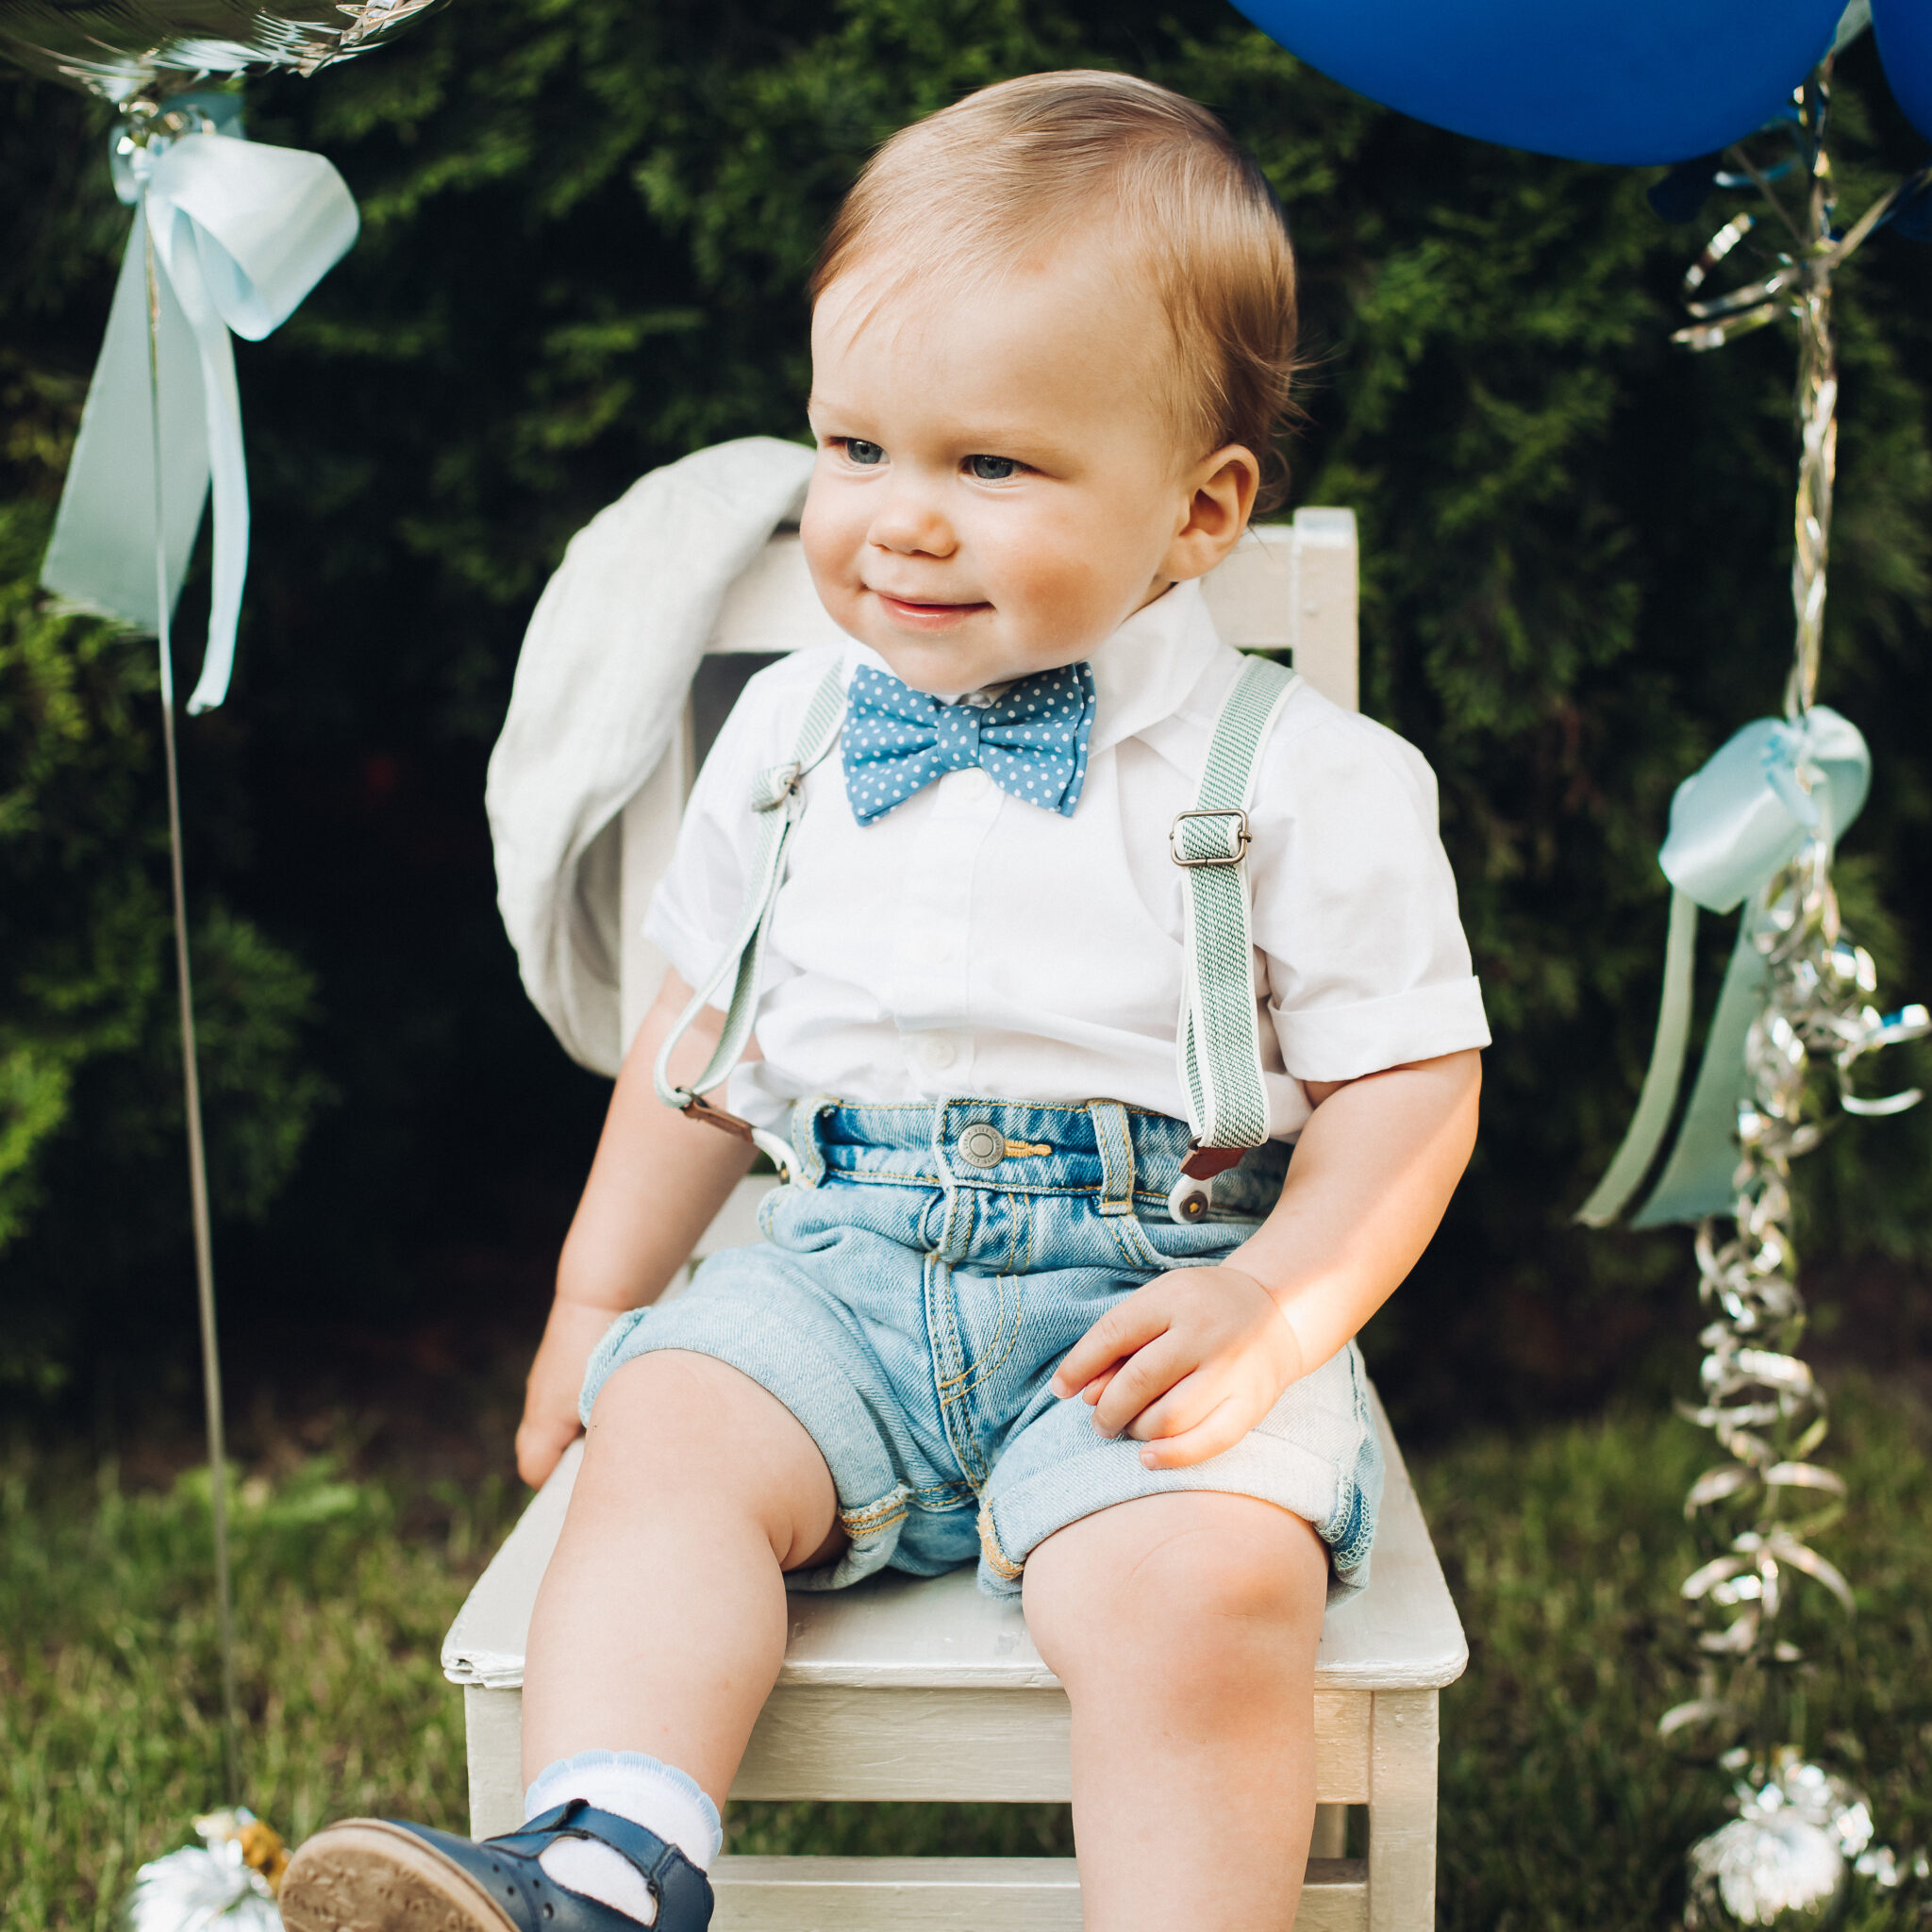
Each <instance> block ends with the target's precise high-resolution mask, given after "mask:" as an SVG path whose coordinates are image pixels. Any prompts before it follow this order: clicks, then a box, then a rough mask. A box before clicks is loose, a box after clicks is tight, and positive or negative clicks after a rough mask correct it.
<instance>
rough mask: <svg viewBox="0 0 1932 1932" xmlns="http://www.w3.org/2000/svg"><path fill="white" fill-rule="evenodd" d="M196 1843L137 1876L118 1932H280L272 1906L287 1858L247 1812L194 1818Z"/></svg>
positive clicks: (272, 1835)
mask: <svg viewBox="0 0 1932 1932" xmlns="http://www.w3.org/2000/svg"><path fill="white" fill-rule="evenodd" d="M194 1828H195V1830H196V1831H197V1832H199V1833H200V1834H201V1839H202V1842H201V1843H200V1844H199V1845H191V1846H189V1847H188V1848H187V1849H186V1850H184V1851H179V1852H170V1853H168V1854H167V1856H166V1857H160V1858H153V1859H150V1860H149V1862H148V1863H147V1864H145V1865H143V1866H142V1868H141V1870H140V1871H139V1872H138V1873H137V1874H135V1878H134V1890H132V1891H131V1892H129V1893H128V1895H127V1903H126V1904H125V1906H123V1907H122V1908H121V1926H122V1932H282V1915H281V1912H280V1911H279V1910H278V1909H277V1907H276V1906H275V1887H276V1886H277V1885H278V1884H279V1883H280V1881H281V1875H282V1871H283V1868H284V1867H285V1866H286V1865H287V1864H288V1862H289V1860H288V1855H287V1853H286V1852H284V1851H283V1849H282V1841H281V1840H280V1839H279V1838H277V1837H276V1836H275V1833H274V1832H273V1831H271V1830H270V1829H269V1827H268V1826H267V1825H265V1824H262V1822H261V1821H260V1819H258V1818H257V1817H256V1815H255V1814H254V1813H253V1812H252V1811H247V1810H242V1809H240V1808H238V1809H236V1810H233V1811H216V1812H212V1813H210V1814H209V1815H208V1817H206V1818H197V1819H196V1820H195V1821H194Z"/></svg>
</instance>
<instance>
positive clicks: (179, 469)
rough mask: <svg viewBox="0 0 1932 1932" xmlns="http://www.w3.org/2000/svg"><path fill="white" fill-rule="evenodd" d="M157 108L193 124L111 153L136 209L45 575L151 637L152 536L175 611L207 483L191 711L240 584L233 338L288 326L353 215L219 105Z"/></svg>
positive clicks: (243, 526) (305, 166)
mask: <svg viewBox="0 0 1932 1932" xmlns="http://www.w3.org/2000/svg"><path fill="white" fill-rule="evenodd" d="M167 106H168V107H169V108H184V107H186V108H190V109H191V111H193V112H195V113H196V114H197V115H198V117H199V118H200V119H201V120H202V121H203V123H204V124H205V125H204V126H203V128H202V130H201V131H197V132H193V133H187V134H182V135H179V136H177V137H175V139H173V140H156V141H155V142H153V143H152V145H150V146H147V147H144V148H135V147H133V146H132V145H131V143H129V142H127V141H126V140H125V137H124V138H123V139H122V141H121V142H120V143H119V144H118V147H117V151H116V156H115V162H116V166H115V176H116V179H115V186H116V189H117V191H118V192H120V194H121V198H122V199H123V200H124V201H126V202H131V203H132V204H133V205H134V209H135V215H134V228H133V232H132V234H131V235H130V236H129V238H128V242H127V250H126V253H125V256H124V257H123V258H122V262H121V278H120V281H119V282H118V283H117V284H116V286H115V290H114V302H113V307H112V308H111V309H110V310H109V311H108V333H107V338H106V340H105V341H103V342H102V344H101V354H100V360H99V361H98V362H97V363H96V365H95V368H94V377H93V383H92V387H91V388H90V389H89V391H88V398H87V407H86V408H85V409H84V411H83V412H82V415H81V419H80V435H79V438H78V440H77V441H75V448H74V460H73V462H72V464H71V465H70V466H69V469H68V473H67V485H66V489H65V490H64V491H63V492H62V494H61V497H60V509H59V514H58V517H57V518H56V520H55V524H54V539H53V541H52V542H51V543H50V544H49V545H48V546H47V556H46V560H45V562H44V563H43V565H42V571H41V582H42V584H43V585H44V586H45V587H46V588H47V589H48V590H50V591H53V592H54V593H55V594H56V595H57V596H59V597H61V598H64V599H65V600H66V601H67V602H69V603H70V604H73V605H75V606H78V607H79V608H82V609H87V610H92V611H95V612H98V613H99V614H101V615H103V616H108V617H115V618H119V619H121V620H122V621H123V622H124V623H126V624H129V625H134V626H136V627H137V628H139V629H142V630H144V631H148V632H150V633H154V634H156V635H158V633H159V630H160V625H161V619H162V616H163V615H164V613H163V612H162V611H161V610H160V609H158V608H157V598H158V594H159V591H158V586H157V581H156V576H157V573H156V568H155V563H156V547H157V543H158V541H159V542H161V543H163V544H164V545H165V550H164V553H163V554H164V557H165V559H166V568H165V575H166V580H167V587H168V588H167V597H168V611H169V612H170V613H171V612H172V611H173V609H174V606H175V600H176V599H177V598H178V597H179V596H180V594H181V580H182V578H183V576H184V575H186V573H187V569H188V558H189V554H190V552H191V551H192V549H193V547H194V537H195V532H196V530H197V529H198V528H199V527H200V525H201V513H202V506H203V505H204V503H205V502H206V501H207V500H208V494H209V491H210V487H212V491H213V496H214V566H213V582H212V586H211V596H210V605H209V610H208V650H207V653H206V655H205V656H204V658H203V659H202V666H201V677H200V680H199V681H198V682H197V684H196V685H195V688H194V692H193V695H192V697H191V698H190V699H189V701H188V708H189V709H190V710H191V711H204V710H207V709H208V708H209V707H210V706H213V705H218V704H220V703H221V702H222V700H223V698H225V696H226V695H227V691H228V678H229V674H230V672H231V671H232V669H233V667H234V661H235V626H236V623H237V621H238V619H239V618H240V615H241V610H242V584H243V582H244V581H245V579H246V577H247V575H248V468H247V463H246V459H245V458H244V457H243V454H242V399H241V394H240V391H238V390H237V388H236V384H235V355H234V345H233V343H232V342H231V341H230V340H229V332H230V330H232V331H233V332H234V333H235V334H236V335H239V336H243V337H246V338H247V339H248V340H249V341H260V340H261V339H262V337H264V336H265V335H267V334H268V333H269V332H270V331H271V330H272V329H274V328H275V327H277V326H278V325H280V324H282V323H283V322H285V321H287V320H288V318H289V316H290V315H291V313H292V312H293V310H294V309H295V308H296V306H297V305H298V304H299V303H300V302H301V301H302V299H303V297H304V296H305V295H307V294H308V291H309V290H311V289H312V288H314V286H315V285H316V283H317V282H319V281H320V280H321V279H322V277H323V276H324V275H326V274H327V273H328V271H329V270H330V269H331V268H332V267H334V265H335V264H336V263H337V262H338V261H339V260H341V258H342V256H343V255H345V254H346V253H347V252H348V250H349V248H350V246H351V244H352V243H353V242H355V240H356V232H357V227H358V216H357V212H356V203H355V200H354V197H353V196H351V194H350V193H349V191H348V188H347V186H346V184H345V183H344V182H343V180H342V177H341V175H339V174H337V173H336V171H335V169H334V168H333V167H332V166H331V165H330V164H329V163H328V162H327V161H326V160H325V159H324V158H323V157H322V156H320V155H315V154H307V153H304V152H303V151H301V150H300V149H297V148H286V147H268V146H264V145H262V144H261V143H259V142H251V141H248V140H245V139H243V138H242V134H241V123H240V119H239V116H238V114H237V111H236V108H235V104H234V100H233V96H231V95H225V94H202V95H195V96H188V97H182V98H181V99H179V100H176V101H173V102H170V103H168V104H167ZM223 129H232V130H233V131H232V132H226V131H220V130H223ZM150 235H151V236H152V238H153V246H154V295H155V309H156V315H155V322H156V327H157V338H156V341H155V342H154V344H153V347H154V350H155V354H156V362H155V370H154V375H152V376H151V374H150V364H149V350H150V342H149V333H148V328H149V314H148V300H149V287H148V245H147V244H148V238H149V237H150ZM155 380H158V386H159V396H158V414H159V422H160V443H161V448H160V461H159V464H158V465H157V462H156V457H155V432H154V423H155V416H156V408H157V398H156V396H155V394H154V392H153V389H152V388H151V382H153V381H155ZM157 486H158V495H159V503H158V504H157V501H156V497H157ZM158 521H159V523H160V525H161V526H162V527H161V529H160V530H159V532H157V528H156V525H157V522H158Z"/></svg>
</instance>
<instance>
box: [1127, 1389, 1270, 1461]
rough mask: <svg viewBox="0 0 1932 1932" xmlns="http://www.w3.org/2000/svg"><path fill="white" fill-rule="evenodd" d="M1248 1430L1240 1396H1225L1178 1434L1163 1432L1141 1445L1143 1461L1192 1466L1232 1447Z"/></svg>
mask: <svg viewBox="0 0 1932 1932" xmlns="http://www.w3.org/2000/svg"><path fill="white" fill-rule="evenodd" d="M1247 1433H1248V1424H1247V1423H1246V1422H1245V1421H1244V1420H1243V1417H1242V1410H1241V1402H1240V1400H1239V1399H1238V1398H1237V1397H1235V1396H1232V1395H1229V1396H1225V1397H1224V1398H1223V1399H1222V1400H1221V1401H1220V1402H1218V1403H1217V1404H1216V1405H1215V1406H1214V1407H1213V1408H1212V1409H1210V1410H1209V1411H1208V1415H1207V1416H1206V1418H1205V1419H1204V1420H1203V1421H1201V1422H1200V1423H1198V1424H1195V1426H1194V1427H1193V1428H1191V1429H1189V1430H1187V1431H1186V1432H1185V1433H1184V1434H1181V1435H1178V1436H1163V1437H1161V1438H1160V1439H1159V1440H1158V1441H1152V1442H1145V1443H1142V1444H1141V1464H1142V1465H1143V1466H1144V1467H1145V1468H1148V1469H1189V1468H1191V1467H1192V1466H1193V1465H1194V1464H1195V1463H1197V1462H1206V1461H1207V1460H1208V1457H1210V1456H1219V1455H1220V1454H1221V1452H1222V1451H1223V1450H1224V1449H1232V1448H1233V1447H1234V1445H1235V1444H1236V1443H1237V1442H1239V1441H1241V1438H1242V1437H1243V1436H1245V1435H1246V1434H1247Z"/></svg>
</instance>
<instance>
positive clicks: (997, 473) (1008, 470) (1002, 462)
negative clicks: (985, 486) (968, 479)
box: [966, 457, 1020, 483]
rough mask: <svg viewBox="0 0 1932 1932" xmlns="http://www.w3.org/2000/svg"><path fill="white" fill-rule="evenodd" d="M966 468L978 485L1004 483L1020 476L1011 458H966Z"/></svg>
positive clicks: (1018, 466) (1018, 468)
mask: <svg viewBox="0 0 1932 1932" xmlns="http://www.w3.org/2000/svg"><path fill="white" fill-rule="evenodd" d="M966 467H967V469H968V470H970V471H971V472H972V473H973V476H974V481H976V482H980V483H1005V482H1008V480H1010V479H1011V478H1012V477H1014V476H1017V475H1019V474H1020V465H1019V464H1018V463H1016V462H1015V461H1014V460H1013V459H1012V458H1011V457H968V458H966Z"/></svg>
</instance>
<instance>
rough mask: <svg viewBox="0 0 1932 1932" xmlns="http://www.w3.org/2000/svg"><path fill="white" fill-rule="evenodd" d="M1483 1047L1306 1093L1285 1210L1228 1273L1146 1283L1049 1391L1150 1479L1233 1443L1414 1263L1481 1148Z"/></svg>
mask: <svg viewBox="0 0 1932 1932" xmlns="http://www.w3.org/2000/svg"><path fill="white" fill-rule="evenodd" d="M1481 1085H1482V1061H1481V1056H1480V1055H1479V1054H1477V1053H1475V1052H1474V1050H1472V1051H1469V1052H1466V1053H1454V1054H1447V1055H1445V1056H1443V1057H1442V1058H1441V1059H1433V1060H1419V1061H1417V1062H1416V1063H1415V1064H1414V1065H1412V1066H1406V1067H1391V1068H1390V1069H1389V1070H1388V1072H1386V1073H1381V1074H1369V1075H1367V1076H1366V1077H1364V1078H1362V1079H1359V1080H1349V1081H1344V1082H1337V1083H1335V1084H1332V1085H1331V1084H1328V1083H1326V1082H1323V1083H1319V1084H1318V1083H1315V1082H1310V1083H1309V1085H1308V1090H1307V1091H1308V1098H1309V1099H1310V1100H1311V1101H1313V1102H1314V1103H1315V1111H1314V1115H1313V1118H1312V1119H1310V1121H1309V1122H1308V1124H1307V1127H1306V1128H1304V1129H1303V1131H1302V1137H1301V1140H1300V1141H1299V1143H1298V1144H1297V1145H1296V1148H1295V1151H1294V1159H1293V1162H1292V1163H1291V1166H1290V1168H1289V1171H1288V1180H1287V1183H1286V1184H1285V1185H1284V1186H1283V1188H1282V1191H1281V1198H1280V1200H1279V1201H1277V1202H1276V1203H1275V1206H1274V1212H1273V1213H1271V1214H1270V1215H1269V1217H1268V1219H1267V1220H1266V1221H1265V1222H1263V1223H1262V1224H1261V1225H1260V1227H1259V1228H1258V1229H1257V1231H1256V1233H1255V1234H1254V1236H1253V1237H1252V1238H1251V1239H1250V1240H1248V1241H1244V1242H1242V1244H1241V1246H1240V1247H1239V1248H1237V1249H1236V1250H1235V1251H1234V1253H1233V1254H1232V1255H1230V1256H1229V1257H1228V1259H1227V1262H1226V1263H1225V1264H1224V1265H1223V1266H1221V1267H1215V1268H1185V1269H1179V1270H1176V1271H1175V1272H1174V1274H1163V1275H1160V1276H1159V1277H1158V1278H1157V1279H1156V1280H1153V1281H1150V1282H1149V1283H1147V1285H1146V1286H1145V1287H1144V1288H1141V1289H1140V1290H1138V1291H1136V1292H1135V1293H1133V1294H1131V1295H1129V1296H1128V1297H1127V1298H1126V1299H1125V1300H1124V1301H1123V1302H1121V1303H1120V1304H1119V1305H1118V1306H1117V1307H1114V1308H1113V1309H1112V1310H1111V1311H1110V1312H1109V1313H1108V1314H1106V1315H1104V1316H1102V1317H1101V1319H1100V1320H1099V1321H1098V1322H1096V1323H1095V1324H1093V1326H1092V1327H1091V1328H1090V1329H1089V1330H1088V1331H1087V1333H1086V1334H1085V1335H1084V1336H1082V1337H1081V1338H1080V1340H1079V1341H1077V1342H1075V1343H1074V1347H1073V1349H1072V1350H1071V1351H1070V1352H1069V1354H1068V1356H1067V1358H1066V1360H1065V1361H1063V1362H1062V1363H1061V1364H1060V1368H1059V1373H1058V1374H1057V1375H1055V1377H1054V1381H1053V1387H1054V1392H1055V1393H1056V1394H1057V1395H1061V1396H1070V1395H1074V1394H1080V1395H1084V1396H1085V1397H1086V1399H1087V1400H1088V1401H1089V1402H1091V1403H1092V1404H1093V1405H1094V1410H1093V1414H1094V1423H1095V1424H1096V1426H1097V1427H1098V1428H1099V1429H1100V1430H1101V1432H1102V1434H1104V1435H1108V1436H1117V1435H1120V1434H1122V1433H1125V1434H1127V1435H1130V1436H1133V1437H1136V1438H1137V1439H1139V1440H1140V1441H1143V1442H1145V1443H1146V1445H1147V1446H1146V1447H1145V1448H1144V1449H1143V1450H1142V1451H1141V1461H1142V1462H1144V1463H1145V1464H1146V1465H1147V1466H1148V1467H1149V1468H1150V1469H1179V1468H1183V1467H1185V1466H1186V1465H1187V1464H1189V1463H1194V1462H1202V1461H1205V1460H1206V1459H1207V1458H1208V1457H1210V1456H1216V1455H1219V1454H1220V1452H1221V1451H1222V1450H1224V1449H1228V1448H1231V1447H1233V1445H1234V1444H1235V1443H1236V1442H1238V1441H1241V1438H1242V1437H1243V1436H1244V1435H1246V1434H1247V1432H1248V1431H1249V1429H1251V1428H1253V1427H1254V1425H1255V1424H1257V1422H1259V1421H1260V1420H1261V1418H1262V1417H1263V1416H1264V1415H1266V1414H1267V1413H1268V1411H1269V1410H1270V1409H1271V1408H1272V1407H1274V1404H1275V1402H1276V1401H1277V1400H1278V1399H1279V1397H1280V1395H1281V1392H1282V1391H1283V1390H1285V1389H1286V1388H1287V1387H1288V1386H1289V1384H1290V1383H1291V1382H1293V1381H1296V1380H1298V1379H1299V1378H1300V1377H1301V1376H1303V1375H1305V1374H1308V1373H1309V1372H1310V1371H1311V1370H1314V1369H1318V1368H1320V1367H1321V1365H1322V1364H1323V1363H1324V1362H1325V1361H1326V1360H1327V1359H1328V1358H1329V1357H1330V1356H1332V1355H1334V1354H1335V1353H1336V1351H1337V1350H1339V1349H1341V1348H1342V1347H1344V1346H1345V1345H1346V1344H1347V1342H1348V1341H1349V1340H1350V1338H1351V1337H1352V1336H1354V1335H1355V1334H1356V1332H1357V1330H1358V1329H1359V1328H1360V1327H1361V1326H1362V1324H1364V1323H1365V1322H1367V1320H1368V1319H1369V1317H1370V1316H1371V1315H1373V1314H1374V1312H1375V1310H1376V1309H1377V1308H1378V1307H1381V1306H1382V1304H1383V1303H1384V1302H1385V1301H1386V1300H1388V1298H1389V1296H1390V1295H1391V1294H1392V1293H1393V1292H1394V1291H1395V1290H1396V1288H1397V1287H1398V1286H1400V1284H1401V1282H1402V1280H1403V1278H1404V1276H1406V1275H1407V1273H1408V1271H1409V1270H1410V1269H1411V1268H1413V1267H1414V1266H1415V1264H1416V1261H1417V1260H1418V1259H1419V1258H1420V1257H1421V1255H1422V1252H1423V1250H1424V1248H1425V1247H1426V1246H1427V1245H1428V1243H1429V1238H1430V1237H1431V1236H1432V1235H1433V1234H1434V1233H1435V1231H1436V1227H1437V1224H1438V1223H1440V1222H1441V1219H1442V1215H1443V1212H1444V1210H1445V1209H1446V1208H1448V1206H1449V1197H1450V1195H1451V1194H1453V1193H1454V1192H1455V1191H1456V1183H1457V1181H1458V1180H1460V1179H1461V1177H1462V1170H1463V1169H1464V1167H1466V1166H1467V1165H1468V1163H1469V1156H1470V1151H1471V1149H1472V1148H1473V1147H1474V1145H1475V1124H1476V1097H1477V1094H1478V1092H1479V1091H1480V1089H1481Z"/></svg>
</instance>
